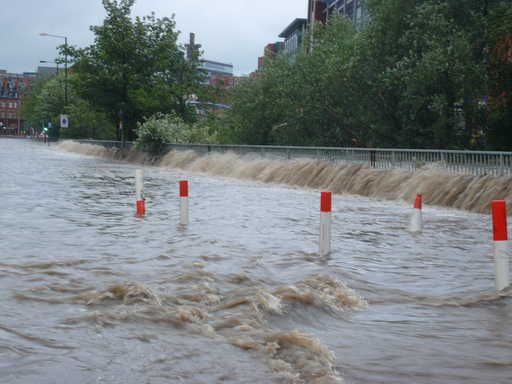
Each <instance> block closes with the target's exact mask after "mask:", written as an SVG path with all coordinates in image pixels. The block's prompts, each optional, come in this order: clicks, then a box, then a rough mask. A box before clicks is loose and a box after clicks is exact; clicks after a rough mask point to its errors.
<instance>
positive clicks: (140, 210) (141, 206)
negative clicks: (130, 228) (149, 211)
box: [137, 200, 146, 215]
mask: <svg viewBox="0 0 512 384" xmlns="http://www.w3.org/2000/svg"><path fill="white" fill-rule="evenodd" d="M145 214H146V204H145V201H144V200H139V201H137V215H145Z"/></svg>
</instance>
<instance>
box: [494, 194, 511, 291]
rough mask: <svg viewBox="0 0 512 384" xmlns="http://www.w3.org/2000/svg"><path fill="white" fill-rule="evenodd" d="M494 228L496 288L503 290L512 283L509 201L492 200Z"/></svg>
mask: <svg viewBox="0 0 512 384" xmlns="http://www.w3.org/2000/svg"><path fill="white" fill-rule="evenodd" d="M492 229H493V240H494V271H495V273H496V290H498V291H501V290H502V289H505V288H507V287H508V286H509V285H510V276H509V274H510V270H509V255H508V227H507V203H506V201H504V200H495V201H493V202H492Z"/></svg>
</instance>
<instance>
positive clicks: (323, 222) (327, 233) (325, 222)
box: [319, 192, 332, 256]
mask: <svg viewBox="0 0 512 384" xmlns="http://www.w3.org/2000/svg"><path fill="white" fill-rule="evenodd" d="M331 211H332V196H331V192H322V194H321V199H320V251H319V253H320V256H326V255H328V254H329V253H331Z"/></svg>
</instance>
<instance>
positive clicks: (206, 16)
mask: <svg viewBox="0 0 512 384" xmlns="http://www.w3.org/2000/svg"><path fill="white" fill-rule="evenodd" d="M0 3H1V6H0V9H1V12H0V22H1V24H0V26H1V28H0V69H6V70H7V71H8V72H14V73H20V72H34V71H35V70H36V68H37V66H38V65H41V64H39V61H40V60H47V61H54V59H55V57H56V55H57V52H56V46H57V45H59V44H61V43H63V40H60V39H58V38H51V37H42V36H39V33H41V32H46V33H51V34H56V35H63V36H67V37H68V43H69V44H71V45H77V46H79V47H84V46H87V45H90V44H91V43H92V42H93V35H92V33H91V32H90V30H89V26H91V25H99V24H101V23H102V22H103V19H104V17H105V11H104V9H103V5H102V1H101V0H0ZM306 10H307V0H136V2H135V6H134V7H133V11H132V16H145V15H149V14H150V13H151V12H155V14H156V16H157V17H164V16H170V15H172V14H175V20H176V24H177V29H178V30H179V31H181V35H180V42H182V43H185V42H186V40H188V36H189V33H190V32H195V33H196V41H197V43H199V44H202V50H203V57H204V58H206V59H210V60H215V61H221V62H225V63H231V64H233V65H234V70H235V73H236V74H247V73H249V72H252V71H253V70H254V69H255V68H256V66H257V59H258V56H261V55H262V54H263V48H264V46H265V45H266V44H268V43H270V42H274V41H278V40H280V39H279V38H278V35H279V33H280V32H281V31H282V30H284V28H285V27H286V26H287V25H288V24H289V23H290V22H292V21H293V20H294V19H295V18H296V17H306V13H307V11H306ZM42 65H45V64H42ZM50 65H51V64H50Z"/></svg>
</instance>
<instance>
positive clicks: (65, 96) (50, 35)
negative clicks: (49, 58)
mask: <svg viewBox="0 0 512 384" xmlns="http://www.w3.org/2000/svg"><path fill="white" fill-rule="evenodd" d="M39 36H49V37H56V38H58V39H64V47H65V48H66V54H65V55H64V109H65V108H66V107H67V105H68V38H67V36H60V35H52V34H50V33H46V32H42V33H40V34H39Z"/></svg>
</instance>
